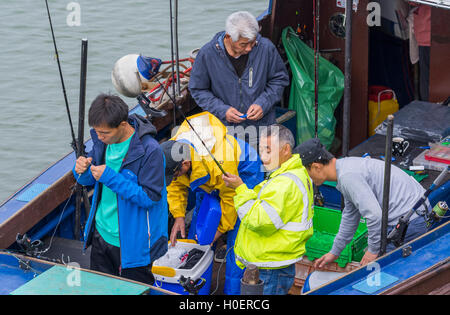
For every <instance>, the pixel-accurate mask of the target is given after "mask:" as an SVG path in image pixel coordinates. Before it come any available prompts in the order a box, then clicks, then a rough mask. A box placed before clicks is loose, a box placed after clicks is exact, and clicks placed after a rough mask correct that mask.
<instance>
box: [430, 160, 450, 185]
mask: <svg viewBox="0 0 450 315" xmlns="http://www.w3.org/2000/svg"><path fill="white" fill-rule="evenodd" d="M447 172H450V165H449V166H447V167H446V168H444V169H443V170H442V172H441V173H440V174H439V176H438V177H437V178H436V179H435V180H434V182H433V188H434V187H436V186H439V185H440V184H441V182H442V180H443V179H444V177H445V175H447Z"/></svg>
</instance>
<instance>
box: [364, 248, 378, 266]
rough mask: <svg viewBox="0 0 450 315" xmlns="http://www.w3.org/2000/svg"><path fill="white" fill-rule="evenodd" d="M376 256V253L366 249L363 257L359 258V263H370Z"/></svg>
mask: <svg viewBox="0 0 450 315" xmlns="http://www.w3.org/2000/svg"><path fill="white" fill-rule="evenodd" d="M377 257H378V255H377V254H372V253H371V252H369V251H367V252H366V253H365V254H364V256H363V258H362V259H361V262H360V264H361V266H365V265H367V264H368V263H370V262H372V261H374V260H375V259H377Z"/></svg>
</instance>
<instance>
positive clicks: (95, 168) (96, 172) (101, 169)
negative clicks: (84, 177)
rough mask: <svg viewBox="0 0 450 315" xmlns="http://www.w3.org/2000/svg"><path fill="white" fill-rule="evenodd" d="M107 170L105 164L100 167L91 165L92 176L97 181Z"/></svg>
mask: <svg viewBox="0 0 450 315" xmlns="http://www.w3.org/2000/svg"><path fill="white" fill-rule="evenodd" d="M105 168H106V165H105V164H103V165H99V166H95V165H91V173H92V176H94V178H95V180H97V181H98V180H99V179H100V177H102V175H103V172H104V171H105Z"/></svg>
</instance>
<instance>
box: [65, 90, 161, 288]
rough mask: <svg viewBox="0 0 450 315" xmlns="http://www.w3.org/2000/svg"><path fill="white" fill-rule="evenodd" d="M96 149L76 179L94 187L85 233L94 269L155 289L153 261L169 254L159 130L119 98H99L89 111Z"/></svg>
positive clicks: (78, 168) (84, 160) (76, 171)
mask: <svg viewBox="0 0 450 315" xmlns="http://www.w3.org/2000/svg"><path fill="white" fill-rule="evenodd" d="M89 125H90V126H91V127H93V129H92V130H91V136H92V142H93V147H92V150H91V151H90V152H89V154H88V157H79V158H78V159H77V161H76V164H75V167H74V169H73V173H74V176H75V178H76V179H77V181H78V182H79V183H80V184H81V185H85V186H87V185H95V189H94V195H93V197H92V207H91V210H90V213H89V218H88V220H87V223H86V229H85V231H84V238H85V248H86V247H87V246H89V245H91V244H92V249H91V269H92V270H96V271H100V272H104V273H108V274H112V275H116V276H121V277H124V278H129V279H132V280H136V281H140V282H144V283H148V284H153V283H154V277H153V274H152V272H151V267H152V263H153V261H155V260H156V259H158V258H159V257H161V256H163V255H164V254H165V253H166V251H167V241H168V238H167V229H168V226H167V225H168V209H167V192H166V187H165V176H164V164H165V162H164V155H163V152H162V150H161V148H160V146H159V144H158V142H157V141H156V140H155V139H154V138H153V136H154V135H155V134H156V129H155V127H154V126H153V125H152V124H151V123H150V122H149V121H148V120H147V119H145V118H143V117H141V116H138V115H130V117H128V106H127V105H126V104H125V102H124V101H123V100H122V99H121V98H120V97H118V96H114V95H105V94H100V95H99V96H97V98H96V99H95V100H94V101H93V102H92V105H91V107H90V109H89Z"/></svg>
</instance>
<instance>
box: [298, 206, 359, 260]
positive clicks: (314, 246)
mask: <svg viewBox="0 0 450 315" xmlns="http://www.w3.org/2000/svg"><path fill="white" fill-rule="evenodd" d="M341 217H342V213H341V211H340V210H334V209H329V208H323V207H319V206H315V207H314V218H313V227H314V234H313V236H312V237H311V238H310V239H309V240H308V241H307V242H306V254H305V255H306V256H307V257H308V259H310V260H314V259H316V258H320V257H322V256H323V255H325V254H326V253H328V252H329V251H330V250H331V247H332V246H333V241H334V238H335V236H336V234H337V233H338V231H339V224H340V223H341ZM366 247H367V225H366V223H365V220H361V222H360V224H359V226H358V229H357V230H356V232H355V235H354V237H353V239H352V241H351V242H350V244H347V246H346V247H345V248H344V250H343V251H342V253H341V255H340V256H339V258H338V259H337V260H336V262H337V263H338V265H339V267H342V268H343V267H345V265H346V264H347V263H349V262H352V261H361V259H362V257H363V256H364V253H365V252H364V250H365V249H366Z"/></svg>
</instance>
